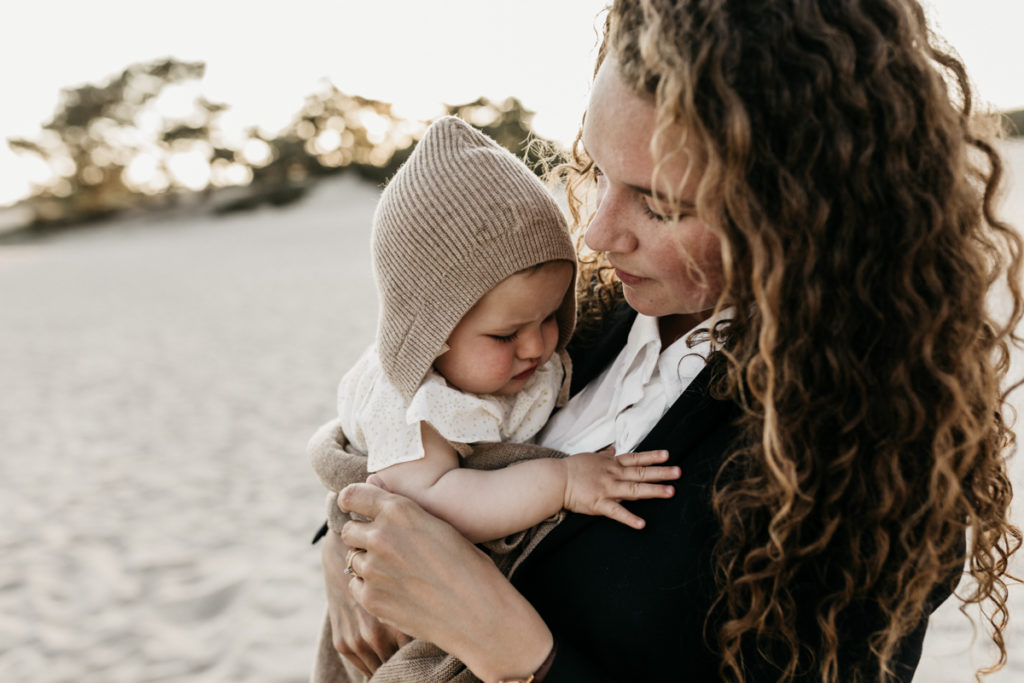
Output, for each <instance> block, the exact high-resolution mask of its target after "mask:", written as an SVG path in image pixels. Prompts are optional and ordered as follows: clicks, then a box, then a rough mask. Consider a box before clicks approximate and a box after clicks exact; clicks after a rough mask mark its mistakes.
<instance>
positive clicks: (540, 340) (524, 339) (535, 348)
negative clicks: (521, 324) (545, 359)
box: [517, 327, 544, 358]
mask: <svg viewBox="0 0 1024 683" xmlns="http://www.w3.org/2000/svg"><path fill="white" fill-rule="evenodd" d="M519 339H520V341H519V348H518V349H517V350H518V352H519V357H520V358H539V357H540V355H541V354H542V353H543V352H544V337H543V336H542V335H541V333H540V328H537V327H533V328H530V329H526V330H520V332H519Z"/></svg>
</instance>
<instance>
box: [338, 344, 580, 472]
mask: <svg viewBox="0 0 1024 683" xmlns="http://www.w3.org/2000/svg"><path fill="white" fill-rule="evenodd" d="M564 374H565V371H564V369H563V367H562V361H561V359H560V358H559V357H558V354H557V353H556V354H552V355H551V358H550V360H548V362H546V363H544V364H543V365H541V366H540V367H539V368H537V371H536V372H535V373H533V375H532V376H531V377H530V379H529V380H527V382H526V385H525V386H524V387H523V389H522V390H521V391H519V392H517V393H515V394H512V395H510V396H495V395H490V394H488V395H482V394H470V393H467V392H464V391H460V390H459V389H456V388H455V387H453V386H451V385H450V384H448V382H447V381H445V379H444V377H442V376H441V375H439V374H437V373H436V372H434V371H433V370H431V371H430V372H429V373H428V374H427V376H426V378H424V380H423V383H422V384H420V387H419V389H417V390H416V393H415V394H413V397H412V400H411V401H409V402H408V403H406V401H405V399H403V398H402V395H401V394H400V393H399V392H398V389H396V388H395V386H394V385H393V384H391V382H390V381H388V378H387V377H386V376H385V375H384V369H383V367H381V363H380V358H379V357H378V355H377V350H376V348H374V347H372V346H371V347H370V348H369V349H367V351H366V352H365V353H363V355H362V356H361V357H360V358H359V360H358V361H357V362H356V364H355V365H354V366H353V367H352V369H351V370H349V371H348V372H347V373H345V376H344V377H342V378H341V383H340V384H339V385H338V416H339V417H340V418H341V428H342V430H343V431H344V432H345V436H346V437H347V438H348V440H349V442H350V443H351V444H352V446H354V447H355V448H356V449H357V450H359V451H360V452H361V453H365V454H366V455H367V461H368V462H367V471H369V472H376V471H377V470H382V469H384V468H385V467H390V466H391V465H397V464H398V463H402V462H410V461H412V460H419V459H420V458H422V457H423V456H424V453H423V441H422V439H421V437H420V422H421V421H426V422H429V423H430V424H431V426H433V427H434V429H436V430H437V431H438V433H439V434H441V436H443V437H444V438H445V439H447V440H448V441H451V442H454V443H466V444H469V443H477V442H481V441H514V442H518V443H525V442H527V441H530V440H531V439H532V438H533V437H534V436H535V435H536V434H537V432H538V431H540V428H541V427H543V426H544V424H545V423H546V422H547V420H548V417H550V415H551V411H552V410H553V409H554V407H555V401H556V400H557V399H558V393H559V388H560V387H561V385H562V379H563V377H564Z"/></svg>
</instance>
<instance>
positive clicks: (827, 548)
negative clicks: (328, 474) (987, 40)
mask: <svg viewBox="0 0 1024 683" xmlns="http://www.w3.org/2000/svg"><path fill="white" fill-rule="evenodd" d="M605 28H606V30H605V35H604V38H603V42H602V45H601V48H600V52H599V57H598V64H599V65H600V62H601V60H603V59H604V57H605V56H606V55H607V54H609V53H612V54H614V55H615V57H616V59H617V61H618V63H619V67H620V72H621V73H622V75H623V77H624V78H625V79H626V81H627V83H629V84H630V85H631V86H632V87H633V88H634V89H635V91H636V92H638V93H640V94H641V95H643V96H645V97H649V98H651V100H652V102H653V103H654V106H655V111H656V133H655V136H654V137H655V140H652V143H651V150H652V153H654V154H655V155H656V156H655V159H656V160H657V159H658V158H659V156H657V155H659V154H660V155H661V158H664V155H665V152H664V149H665V145H664V144H662V143H664V140H661V141H660V142H659V140H658V138H659V136H662V137H664V136H665V135H668V134H670V131H672V130H679V126H680V125H682V126H683V127H684V128H685V130H686V135H687V138H688V140H689V144H695V145H696V146H697V147H698V148H699V150H700V154H701V162H702V168H703V175H702V177H701V179H700V186H699V189H698V192H697V212H698V216H702V217H714V218H713V219H711V218H705V222H706V223H708V224H709V226H711V228H712V229H713V230H715V232H716V233H717V234H718V236H719V238H720V240H721V245H722V254H723V258H722V261H723V270H724V273H723V278H724V292H723V293H722V296H721V299H720V300H719V307H721V306H722V305H724V303H725V302H728V304H730V305H733V306H735V307H736V310H738V311H744V312H747V313H748V314H747V315H737V316H736V317H735V319H734V320H732V321H731V323H730V324H729V325H728V326H727V327H724V328H722V332H721V334H722V352H721V354H720V357H721V358H724V362H721V363H719V364H718V366H719V367H721V368H722V370H721V371H720V372H719V373H717V376H716V379H715V380H714V382H713V385H712V391H713V393H714V394H715V395H716V396H719V397H728V398H730V399H732V400H735V401H736V402H737V403H739V404H740V405H741V406H742V408H743V411H742V417H741V420H740V424H739V428H740V432H741V434H742V437H741V439H739V442H738V443H737V444H736V447H735V450H734V452H732V453H731V454H730V455H729V457H728V458H727V460H726V462H725V463H724V465H723V466H722V469H721V470H720V472H719V474H718V477H717V479H716V483H715V488H714V491H713V498H712V505H713V508H714V511H715V514H716V515H717V517H718V519H719V521H720V523H721V529H722V534H721V538H720V540H719V542H718V543H717V545H716V547H715V549H714V562H715V568H716V571H717V575H718V577H717V578H718V585H719V589H720V590H719V595H718V598H717V601H716V602H715V605H714V607H713V608H712V612H711V615H709V618H708V619H707V621H706V624H707V625H709V628H706V634H705V635H706V638H707V639H708V640H709V643H710V644H711V645H712V646H713V647H715V648H717V650H718V651H719V652H720V654H721V660H722V664H721V673H722V675H723V677H725V678H726V679H729V680H742V678H743V672H744V670H745V669H744V657H743V653H744V652H748V653H749V652H750V651H751V648H756V649H757V651H758V652H759V653H760V654H761V655H762V656H764V657H765V658H766V659H768V660H769V661H770V662H771V663H772V664H774V665H775V666H777V667H778V669H779V677H780V680H790V679H792V678H794V677H795V676H796V675H798V674H806V673H808V672H816V674H815V677H820V678H821V679H822V680H825V681H837V680H839V679H840V678H842V680H844V681H848V680H863V679H866V678H869V677H870V678H878V679H880V680H889V679H891V678H892V677H893V676H895V673H896V672H894V671H893V668H892V662H893V657H894V655H895V654H896V652H897V651H898V647H899V645H900V643H901V641H902V639H903V638H904V637H906V636H907V635H908V634H910V633H911V632H912V631H913V630H914V629H915V628H916V627H917V626H918V625H919V624H920V623H921V621H922V619H923V618H924V617H925V616H927V614H928V612H929V611H930V610H931V609H933V608H934V606H935V605H934V604H933V602H934V596H935V595H936V589H937V588H941V587H946V588H949V589H950V590H952V589H953V588H954V587H955V586H956V584H957V582H958V580H959V579H960V577H961V574H962V573H963V571H964V567H965V566H966V573H967V574H969V575H970V577H971V578H972V579H973V583H971V588H970V589H969V590H968V591H967V593H966V594H965V595H961V596H960V597H961V599H962V600H963V601H964V603H966V604H970V603H976V604H979V605H981V607H982V609H983V614H984V615H985V620H986V621H987V624H988V627H989V631H990V634H991V638H992V640H993V642H994V643H995V645H996V647H997V648H998V650H999V661H998V662H997V663H996V664H994V665H993V666H992V667H990V668H989V669H984V670H982V671H981V672H979V675H980V673H987V672H989V671H993V670H997V669H998V668H1000V667H1001V666H1002V665H1003V664H1004V663H1005V661H1006V645H1005V642H1004V638H1003V631H1004V628H1005V626H1006V623H1007V618H1008V611H1007V602H1006V595H1007V593H1006V591H1007V582H1008V581H1010V580H1012V579H1013V577H1011V576H1010V575H1009V574H1008V560H1009V557H1010V555H1011V554H1012V553H1013V552H1015V551H1016V550H1017V548H1018V547H1019V546H1020V544H1021V533H1020V531H1019V530H1018V529H1017V528H1016V527H1015V526H1014V525H1013V524H1011V523H1010V521H1009V518H1008V507H1009V503H1010V498H1011V486H1010V482H1009V478H1008V476H1007V472H1006V466H1005V454H1006V452H1007V451H1008V449H1009V447H1010V446H1011V444H1012V443H1013V432H1012V431H1011V428H1010V418H1009V414H1010V413H1011V410H1010V408H1009V405H1008V403H1007V401H1006V396H1007V394H1008V393H1009V391H1010V389H1011V388H1014V387H1006V386H1004V385H1005V384H1006V381H1005V380H1006V375H1007V371H1008V366H1009V347H1010V344H1012V343H1016V342H1019V341H1020V340H1019V338H1018V337H1016V336H1014V329H1015V328H1016V325H1017V323H1018V322H1019V320H1020V318H1021V315H1022V310H1024V308H1022V305H1024V304H1022V297H1021V288H1020V285H1019V284H1018V283H1019V281H1020V275H1021V260H1022V256H1021V251H1022V249H1021V247H1022V241H1021V239H1020V237H1018V235H1017V234H1016V233H1015V232H1014V231H1013V230H1012V229H1011V227H1010V226H1009V225H1007V224H1006V223H1004V222H1002V221H1000V220H998V219H997V218H996V216H995V214H994V212H993V206H994V200H995V196H996V190H997V187H998V186H999V183H1000V179H1001V177H1002V163H1001V161H1000V158H999V156H998V154H997V152H996V150H995V148H994V147H993V142H992V136H993V135H994V129H993V128H992V127H991V126H989V127H986V126H985V122H986V117H984V116H979V115H978V114H977V113H976V112H975V111H974V106H973V100H972V97H971V91H970V87H969V84H968V80H967V76H966V73H965V69H964V66H963V65H962V63H961V62H960V61H959V59H958V58H957V57H956V56H955V55H954V54H953V53H952V51H951V50H950V49H949V48H948V47H945V46H944V45H943V44H942V43H941V42H940V41H939V39H938V38H937V37H936V36H934V35H933V34H932V33H931V32H930V31H929V29H928V26H927V23H926V20H925V16H924V13H923V11H922V9H921V7H920V6H919V4H918V3H917V2H916V0H855V1H852V2H823V3H822V2H808V1H801V0H616V1H615V2H614V4H613V6H612V7H611V9H610V12H609V14H608V17H607V21H606V27H605ZM680 144H682V143H681V142H680ZM669 153H671V152H669ZM567 168H568V172H567V174H566V179H567V184H566V188H567V194H568V198H569V208H570V212H571V214H572V217H573V220H574V222H575V224H576V227H577V228H582V227H584V226H585V225H586V223H587V221H588V219H589V215H588V211H587V206H588V200H587V197H586V194H587V191H588V188H590V187H591V186H592V184H593V180H594V178H593V165H592V163H591V162H590V160H589V159H588V158H587V157H586V154H585V151H584V150H583V148H582V145H581V138H580V136H577V140H576V144H575V145H574V148H573V150H572V155H571V159H570V161H569V163H568V165H567ZM563 170H565V169H563ZM656 172H657V164H656ZM582 261H583V263H582V265H581V274H582V277H581V280H580V281H581V283H582V285H581V286H582V288H583V290H585V291H582V292H581V299H582V300H585V304H584V309H583V310H582V311H581V329H582V330H583V331H584V333H586V330H587V329H588V328H589V325H588V322H589V321H593V320H595V319H599V318H600V317H602V316H603V315H604V314H605V313H606V312H607V311H608V310H609V309H610V308H611V306H612V305H613V304H615V302H616V301H618V300H620V299H621V290H620V289H617V288H616V283H615V281H614V278H613V277H612V275H611V273H610V271H609V268H608V264H607V263H606V262H605V261H604V259H603V257H602V255H600V254H589V255H584V256H583V257H582ZM996 287H999V288H1003V287H1005V289H1006V292H1007V294H1006V296H1005V298H1006V299H1007V300H1008V301H1009V304H1010V305H1009V306H1008V309H1009V310H1008V311H1006V312H1004V313H1003V314H1002V315H997V314H996V313H995V312H994V311H993V307H992V306H991V305H990V302H989V297H990V293H991V292H992V291H993V290H994V288H996ZM718 333H719V328H718V327H716V334H718ZM965 539H968V542H969V545H965ZM939 592H941V591H939ZM808 605H810V607H808ZM797 606H800V607H801V609H802V610H803V613H806V612H807V611H808V609H811V610H813V611H812V613H811V618H804V617H799V618H798V614H799V613H800V610H798V609H797ZM961 609H964V608H963V607H961ZM864 613H867V614H872V615H877V618H876V619H875V622H877V623H876V626H877V628H876V629H875V630H874V632H873V633H872V635H871V637H870V639H869V641H868V642H867V643H860V644H854V645H853V647H861V646H862V647H863V648H864V650H863V652H861V653H859V654H857V655H856V656H854V655H852V654H851V653H850V651H849V650H850V648H851V644H850V643H848V642H846V641H845V640H844V625H845V624H847V623H849V621H850V620H851V619H854V618H856V616H857V615H858V614H864ZM873 623H874V622H873Z"/></svg>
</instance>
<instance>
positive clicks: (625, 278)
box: [615, 268, 646, 285]
mask: <svg viewBox="0 0 1024 683" xmlns="http://www.w3.org/2000/svg"><path fill="white" fill-rule="evenodd" d="M615 275H616V276H617V277H618V278H619V279H620V280H622V284H624V285H638V284H640V283H641V282H643V281H644V280H645V279H646V278H642V277H638V276H636V275H633V273H627V272H626V271H624V270H622V269H621V268H616V269H615Z"/></svg>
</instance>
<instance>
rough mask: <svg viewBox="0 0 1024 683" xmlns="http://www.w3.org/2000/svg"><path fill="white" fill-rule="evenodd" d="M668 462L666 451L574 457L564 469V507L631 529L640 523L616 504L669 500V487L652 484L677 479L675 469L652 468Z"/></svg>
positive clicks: (611, 451) (606, 452)
mask: <svg viewBox="0 0 1024 683" xmlns="http://www.w3.org/2000/svg"><path fill="white" fill-rule="evenodd" d="M666 460H668V451H644V452H642V453H625V454H623V455H620V456H616V455H615V451H614V449H612V448H611V447H608V448H606V449H604V450H603V451H601V452H600V453H577V454H576V455H570V456H569V457H568V458H566V459H565V460H564V461H563V462H565V465H566V473H567V476H566V482H565V505H564V507H565V508H566V509H568V510H572V511H573V512H582V513H584V514H588V515H604V516H605V517H608V518H610V519H614V520H615V521H617V522H622V523H623V524H625V525H626V526H631V527H633V528H634V529H643V528H644V520H642V519H640V518H639V517H637V516H636V515H634V514H633V513H632V512H630V511H629V510H627V509H626V508H624V507H622V505H621V503H619V501H622V500H640V499H642V498H671V497H672V494H673V493H675V489H674V488H673V487H672V486H667V485H663V484H652V483H650V482H655V481H668V480H671V479H678V478H679V476H680V471H679V468H678V467H653V465H657V464H658V463H662V462H665V461H666Z"/></svg>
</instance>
